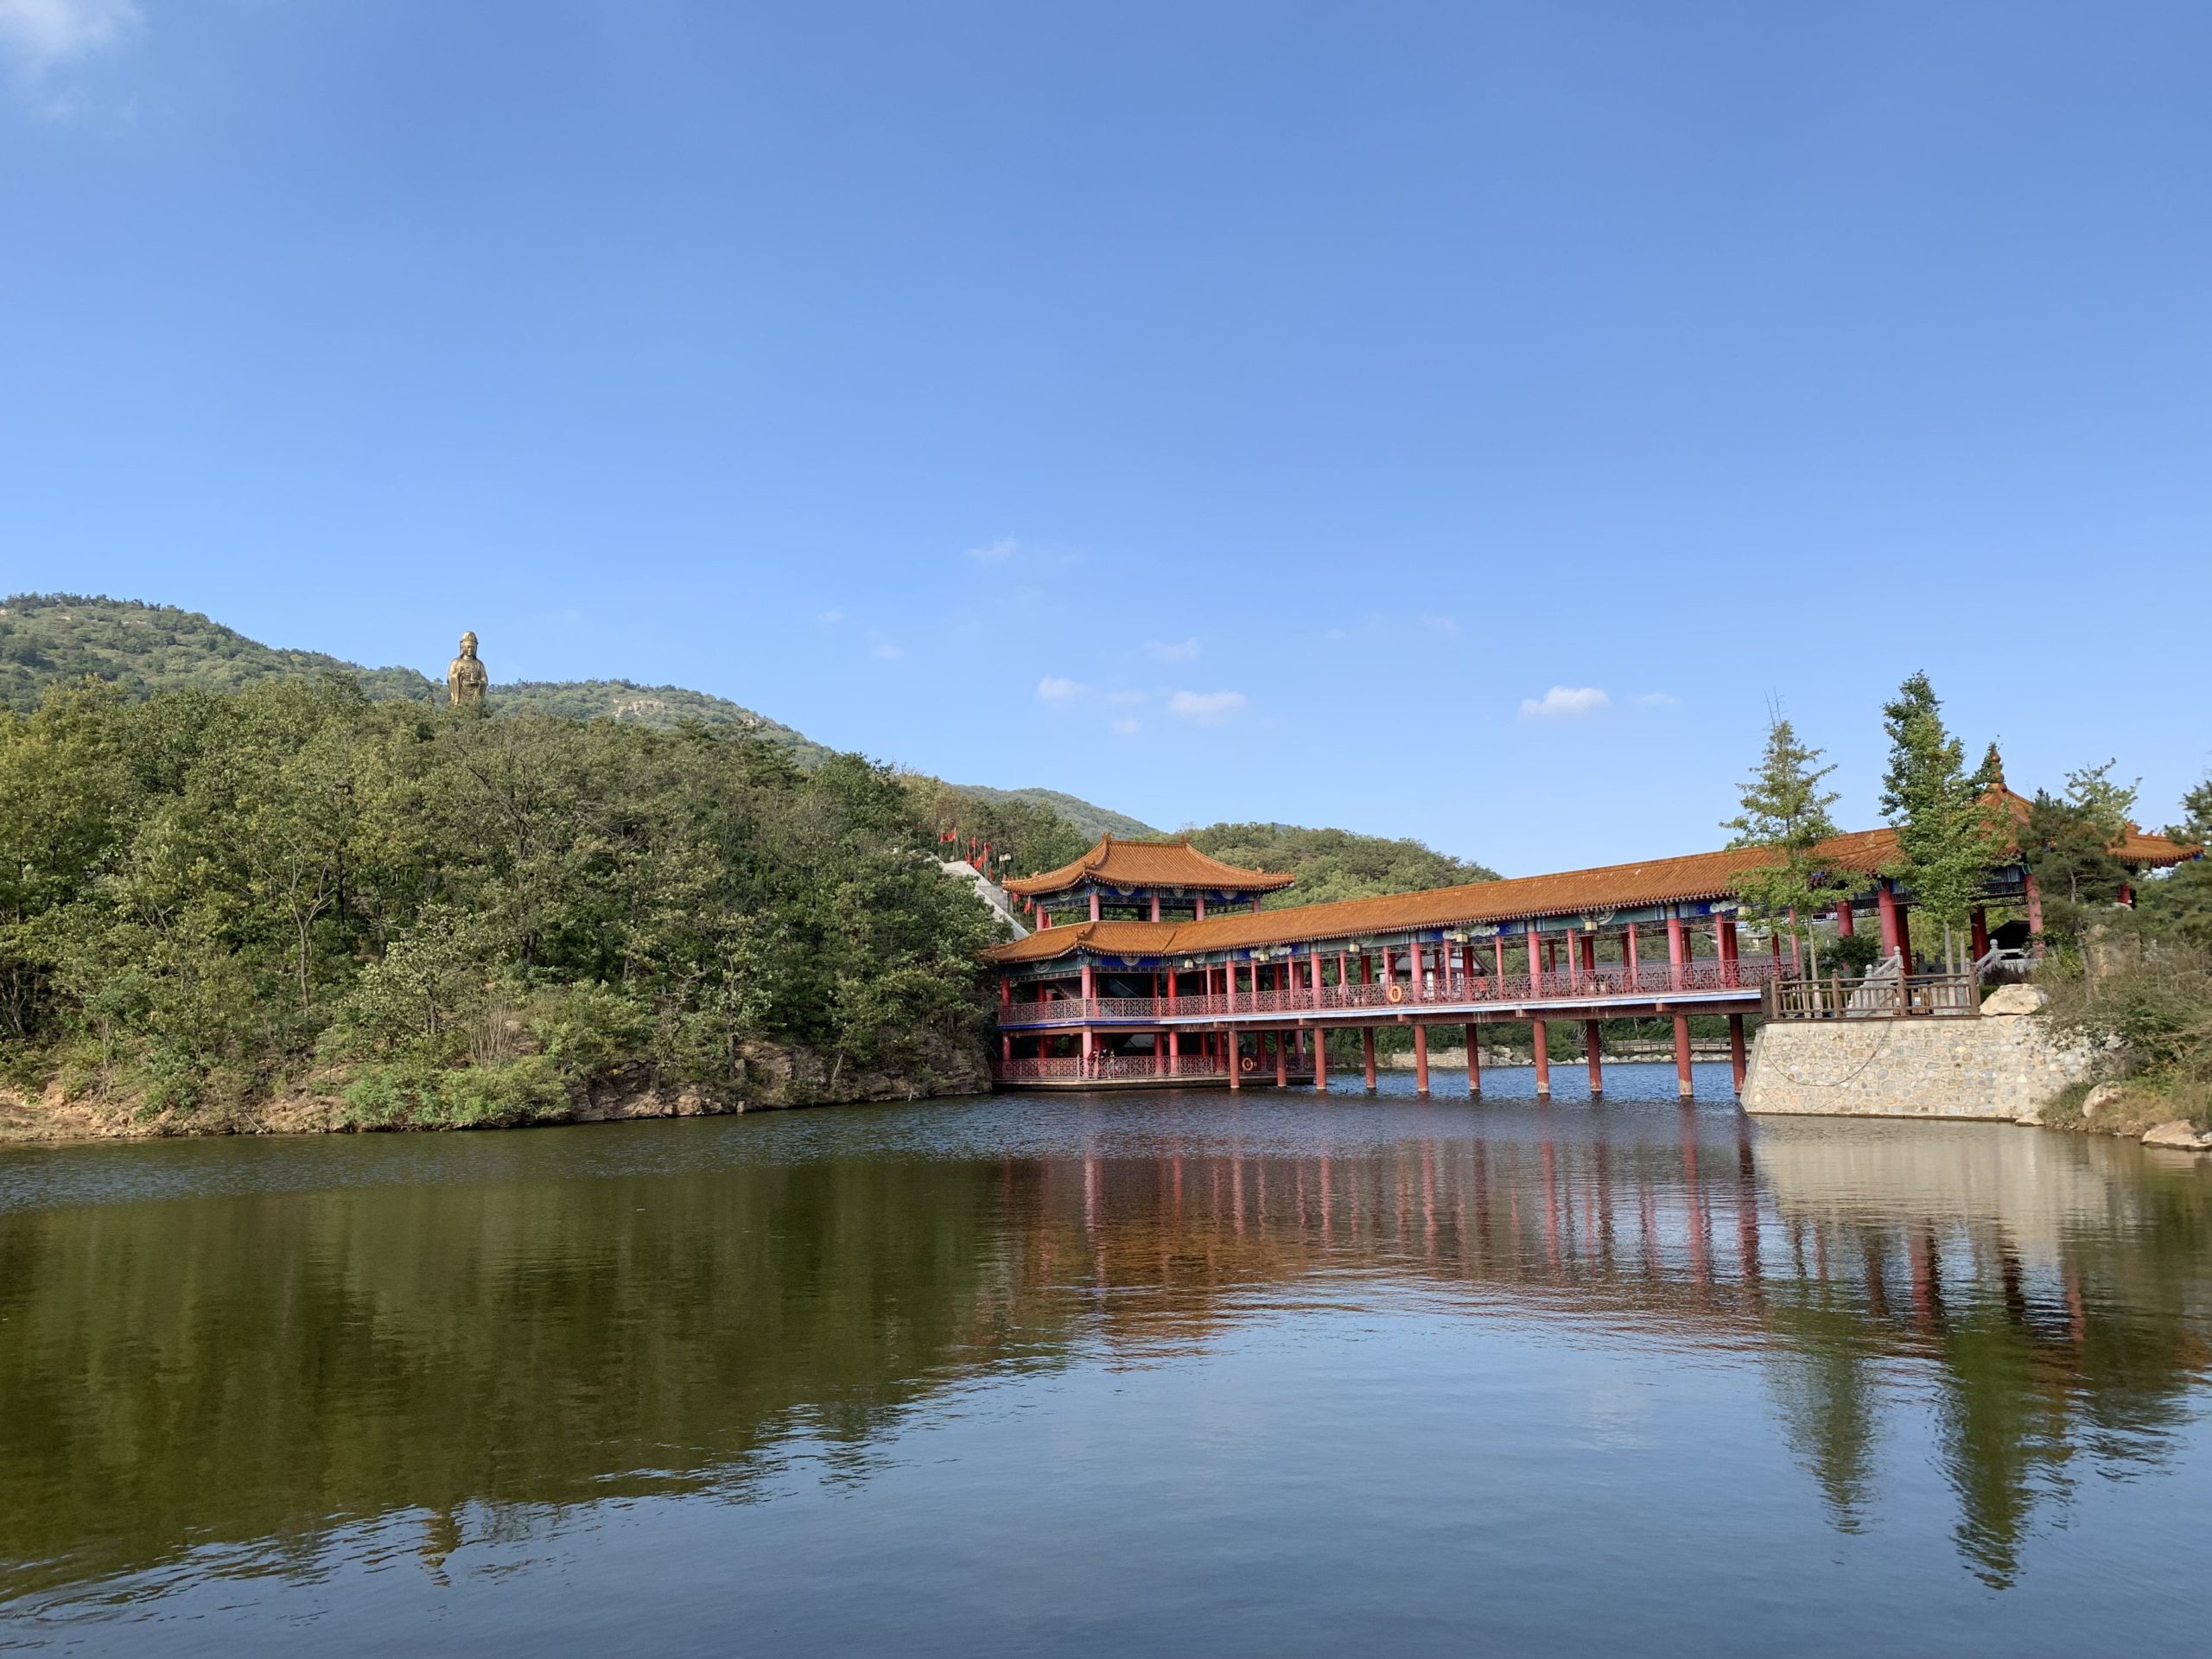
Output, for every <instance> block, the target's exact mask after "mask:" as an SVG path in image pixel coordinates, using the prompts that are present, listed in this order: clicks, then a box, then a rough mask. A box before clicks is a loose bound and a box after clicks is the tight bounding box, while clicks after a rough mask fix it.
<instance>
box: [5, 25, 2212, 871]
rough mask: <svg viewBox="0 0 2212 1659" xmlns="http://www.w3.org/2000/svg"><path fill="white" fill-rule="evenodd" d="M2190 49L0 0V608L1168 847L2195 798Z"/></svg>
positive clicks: (1535, 855)
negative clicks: (1908, 787)
mask: <svg viewBox="0 0 2212 1659" xmlns="http://www.w3.org/2000/svg"><path fill="white" fill-rule="evenodd" d="M2208 61H2212V9H2208V8H2206V7H2204V6H2202V5H2196V4H2176V5H2170V6H2169V5H2158V4H2120V5H2104V6H2092V5H2087V4H2084V5H2078V6H2071V7H2057V6H2044V5H2037V4H2031V3H2024V0H2006V3H1999V4H1990V5H1941V4H1928V3H1916V4H1910V5H1897V6H1883V5H1859V6H1850V7H1827V8H1815V7H1809V6H1785V7H1775V6H1767V5H1757V4H1741V5H1700V4H1694V3H1681V4H1669V5H1665V6H1653V5H1649V4H1620V5H1605V4H1599V3H1578V4H1573V5H1560V4H1557V3H1529V4H1521V5H1492V4H1479V3H1473V0H1460V3H1451V4H1439V5H1418V4H1381V5H1373V6H1351V5H1336V6H1313V7H1300V6H1290V5H1283V4H1251V5H1238V4H1191V3H1181V4H1173V5H1158V6H1153V5H1145V4H1128V5H1118V6H1113V7H1084V8H1078V7H1069V6H1039V5H1036V4H1007V5H995V6H994V5H961V4H945V3H932V4H929V5H912V4H880V5H851V4H838V3H824V0H810V3H806V4H803V5H800V4H794V5H788V6H773V7H772V6H766V5H757V6H731V5H721V4H709V3H664V0H619V3H618V0H605V3H599V0H565V3H563V0H552V3H544V0H541V3H534V4H529V5H522V4H512V5H502V4H493V3H471V4H467V5H456V4H453V3H450V0H448V3H443V4H415V3H406V0H315V3H308V0H0V238H3V239H4V256H5V257H4V259H0V295H4V296H5V300H4V304H0V587H4V588H10V589H16V588H30V589H55V588H61V589H71V590H79V591H88V592H102V591H104V592H106V593H110V594H117V595H127V596H132V597H141V598H146V599H154V600H161V601H168V602H170V603H174V604H178V605H182V606H185V607H188V608H191V609H195V610H203V611H206V612H207V613H209V614H211V615H213V616H214V617H216V618H218V619H219V620H223V621H225V622H227V623H229V624H231V625H232V626H237V627H238V628H241V629H243V630H244V631H245V632H248V633H250V634H251V635H253V636H254V637H256V638H257V639H264V640H267V641H270V642H271V643H278V644H284V645H299V646H306V647H311V648H315V649H321V650H325V651H330V652H337V653H339V654H340V655H343V656H346V657H351V658H357V659H359V660H361V661H364V662H368V663H374V664H382V663H387V662H405V663H410V664H415V665H416V666H418V667H421V668H423V669H425V670H428V671H438V670H440V669H441V668H442V664H443V663H444V661H445V659H446V658H448V656H449V655H450V654H451V652H452V645H453V639H454V636H455V635H457V634H458V633H459V632H460V631H461V628H463V627H464V626H466V627H474V629H476V630H477V631H478V632H480V634H481V635H482V636H483V639H484V652H485V656H486V659H487V660H488V661H489V663H490V664H491V666H492V668H493V673H494V675H495V676H496V677H500V678H520V677H528V678H579V677H603V676H622V677H631V678H635V679H640V680H648V681H672V682H675V683H680V684H685V685H691V686H696V687H698V688H700V689H702V690H709V691H713V692H717V693H720V694H721V695H724V696H730V697H734V698H736V699H737V700H739V701H741V702H745V703H747V704H749V705H751V706H753V707H755V708H758V709H762V710H763V711H765V712H766V713H768V714H770V715H774V716H775V717H777V718H779V719H781V720H784V721H789V722H790V723H791V724H793V725H795V726H798V728H801V729H803V730H804V731H805V732H807V733H809V734H810V735H812V736H814V737H816V738H817V739H819V740H821V741H825V742H829V743H833V744H836V745H839V746H841V747H855V748H859V749H862V750H864V751H866V752H868V753H872V754H874V755H877V756H880V757H882V758H885V759H890V760H898V761H900V762H904V763H906V764H909V765H912V766H918V767H921V768H925V769H926V770H929V771H931V772H938V773H941V774H943V775H944V776H947V777H950V778H954V779H962V780H968V781H976V782H988V783H996V784H1002V785H1020V784H1041V785H1050V786H1053V787H1057V788H1061V789H1065V790H1070V791H1075V792H1077V793H1078V794H1082V795H1085V796H1088V797H1090V798H1094V799H1096V800H1099V801H1102V802H1104V803H1107V804H1111V805H1114V806H1116V807H1119V808H1121V809H1122V810H1127V811H1129V812H1133V813H1135V814H1136V815H1138V816H1140V817H1144V818H1147V819H1148V820H1150V821H1151V822H1154V823H1160V824H1162V825H1167V826H1173V825H1176V824H1179V823H1186V822H1187V823H1205V822H1210V821H1211V820H1214V819H1217V818H1224V817H1238V818H1243V817H1254V818H1269V817H1272V818H1281V819H1286V820H1290V821H1294V822H1300V823H1339V824H1343V825H1345V826H1348V827H1351V828H1356V829H1366V830H1373V831H1379V832H1385V833H1390V834H1411V835H1416V836H1421V837H1422V838H1424V839H1426V840H1427V841H1429V842H1432V843H1433V844H1435V845H1437V846H1439V847H1441V848H1444V849H1447V850H1450V851H1452V852H1455V853H1459V854H1461V855H1468V856H1472V857H1476V858H1479V859H1482V860H1484V861H1488V862H1490V863H1491V864H1494V865H1496V866H1497V867H1498V868H1501V869H1503V870H1505V871H1508V872H1509V873H1525V872H1529V871H1535V870H1541V869H1546V868H1561V867H1565V866H1570V865H1576V864H1583V863H1592V862H1599V861H1613V860H1619V859H1627V858H1632V857H1636V856H1638V855H1648V854H1656V853H1668V852H1678V851H1686V850H1691V849H1699V848H1702V847H1706V846H1710V845H1713V844H1717V842H1718V841H1719V833H1718V831H1717V829H1716V828H1715V825H1716V823H1717V822H1718V821H1719V819H1721V818H1724V817H1727V816H1728V815H1729V814H1730V812H1731V811H1732V810H1733V797H1734V793H1735V790H1734V785H1735V783H1736V781H1737V780H1738V779H1739V778H1740V777H1741V776H1742V775H1743V774H1744V772H1745V771H1746V769H1747V767H1748V765H1749V762H1750V760H1751V758H1752V756H1753V754H1754V753H1755V751H1756V749H1757V747H1758V741H1759V737H1760V734H1761V731H1762V729H1763V723H1764V711H1765V709H1766V706H1767V703H1768V702H1769V699H1770V698H1779V699H1780V700H1781V701H1782V702H1783V705H1784V706H1785V707H1786V709H1787V710H1788V712H1789V714H1790V715H1792V716H1793V717H1794V718H1795V719H1796V721H1797V723H1798V726H1799V728H1800V729H1801V731H1802V733H1803V734H1806V735H1807V736H1808V737H1809V738H1811V739H1812V740H1813V741H1815V742H1818V743H1821V744H1824V745H1826V746H1827V748H1828V750H1829V753H1830V758H1831V759H1834V760H1837V761H1839V762H1840V766H1841V770H1840V772H1838V774H1837V779H1836V781H1837V782H1838V783H1839V784H1840V785H1842V786H1843V787H1844V789H1845V791H1846V800H1845V803H1844V806H1843V816H1844V817H1846V819H1847V821H1849V822H1852V823H1870V822H1872V821H1873V818H1874V817H1875V811H1874V795H1875V790H1876V780H1877V776H1878V770H1879V764H1880V730H1879V721H1878V707H1879V704H1880V702H1881V700H1882V698H1883V697H1884V696H1885V694H1886V693H1887V692H1888V691H1889V690H1891V688H1893V687H1894V686H1895V685H1896V683H1897V681H1898V680H1899V679H1900V678H1902V677H1904V675H1905V674H1907V673H1909V672H1910V671H1914V670H1916V669H1921V668H1924V669H1926V670H1927V671H1929V673H1930V674H1931V675H1932V676H1933V677H1934V679H1935V681H1936V686H1937V689H1938V690H1939V691H1940V692H1941V693H1942V696H1944V698H1945V700H1946V703H1947V707H1948V712H1949V713H1950V715H1952V717H1953V719H1954V721H1955V724H1956V726H1957V727H1958V728H1960V729H1961V732H1962V733H1963V734H1965V735H1966V736H1967V738H1968V740H1969V741H1970V742H1971V743H1972V744H1974V746H1976V747H1977V748H1978V747H1979V745H1980V743H1981V742H1983V741H1986V740H1987V739H1989V738H1991V737H1993V736H1995V737H1998V738H2000V739H2001V740H2002V741H2003V744H2004V747H2005V753H2006V757H2007V760H2008V767H2009V770H2010V772H2011V774H2012V780H2013V781H2014V783H2015V784H2018V785H2029V786H2032V785H2035V784H2037V783H2038V782H2045V783H2050V784H2054V785H2055V784H2056V782H2057V780H2058V779H2059V777H2060V775H2061V773H2062V772H2063V771H2064V770H2066V769H2067V768H2069V767H2071V766H2079V765H2082V764H2083V763H2086V762H2091V761H2096V760H2103V759H2105V758H2106V757H2107V756H2108V755H2109V756H2116V757H2118V759H2119V760H2120V771H2121V772H2123V773H2124V774H2125V775H2126V776H2127V777H2130V778H2133V777H2137V776H2140V777H2141V778H2142V779H2143V780H2144V789H2145V804H2144V810H2143V813H2142V816H2143V817H2145V820H2146V821H2148V822H2150V823H2153V824H2155V823H2161V822H2164V820H2165V819H2166V818H2167V817H2171V815H2172V809H2173V803H2174V800H2175V798H2177V796H2178V794H2179V793H2180V791H2182V790H2183V788H2185V787H2187V786H2188V785H2190V784H2191V783H2193V782H2194V781H2196V779H2198V778H2200V777H2201V776H2202V775H2203V773H2204V771H2205V769H2206V766H2207V765H2208V763H2212V728H2208V721H2207V719H2206V708H2207V691H2206V658H2207V653H2206V651H2205V648H2204V639H2205V634H2206V617H2207V613H2208V611H2212V605H2208V602H2207V594H2208V588H2212V582H2208V576H2212V556H2208V549H2207V541H2206V537H2207V525H2208V524H2212V516H2208V509H2212V468H2209V467H2208V464H2207V462H2208V457H2212V413H2209V410H2208V396H2209V395H2212V394H2208V388H2212V303H2208V302H2212V276H2209V275H2208V273H2212V102H2208V100H2207V99H2205V98H2204V96H2203V92H2202V71H2203V66H2204V65H2205V64H2206V63H2207V62H2208Z"/></svg>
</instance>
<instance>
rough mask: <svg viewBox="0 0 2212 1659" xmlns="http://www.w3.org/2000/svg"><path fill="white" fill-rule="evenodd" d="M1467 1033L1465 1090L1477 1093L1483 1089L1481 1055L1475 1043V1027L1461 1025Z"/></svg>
mask: <svg viewBox="0 0 2212 1659" xmlns="http://www.w3.org/2000/svg"><path fill="white" fill-rule="evenodd" d="M1461 1029H1463V1030H1464V1031H1465V1033H1467V1092H1468V1093H1469V1094H1471V1095H1479V1094H1480V1093H1482V1091H1483V1056H1482V1051H1481V1049H1480V1048H1478V1046H1476V1043H1475V1027H1473V1026H1472V1025H1468V1026H1465V1027H1461Z"/></svg>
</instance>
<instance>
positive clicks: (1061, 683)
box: [1037, 674, 1083, 702]
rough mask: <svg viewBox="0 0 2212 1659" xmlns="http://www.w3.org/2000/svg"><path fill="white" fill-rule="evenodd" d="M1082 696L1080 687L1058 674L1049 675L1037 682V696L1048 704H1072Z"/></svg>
mask: <svg viewBox="0 0 2212 1659" xmlns="http://www.w3.org/2000/svg"><path fill="white" fill-rule="evenodd" d="M1082 695H1083V688H1082V687H1081V686H1080V685H1078V684H1077V683H1075V682H1074V681H1073V680H1069V679H1063V678H1062V677H1060V676H1058V674H1047V675H1046V677H1044V678H1043V679H1041V680H1039V681H1038V682H1037V696H1038V697H1039V699H1040V700H1041V701H1043V702H1074V701H1075V700H1076V698H1077V697H1079V696H1082Z"/></svg>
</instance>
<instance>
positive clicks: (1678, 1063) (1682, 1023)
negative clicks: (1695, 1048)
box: [1675, 1014, 1697, 1100]
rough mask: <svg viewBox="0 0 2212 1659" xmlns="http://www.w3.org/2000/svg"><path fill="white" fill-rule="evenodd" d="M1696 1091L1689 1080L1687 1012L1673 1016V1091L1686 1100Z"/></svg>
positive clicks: (1688, 1024)
mask: <svg viewBox="0 0 2212 1659" xmlns="http://www.w3.org/2000/svg"><path fill="white" fill-rule="evenodd" d="M1696 1092H1697V1087H1696V1085H1695V1084H1694V1083H1692V1082H1691V1081H1690V1017H1689V1015H1688V1014H1676V1015H1675V1094H1676V1095H1677V1096H1680V1097H1681V1098H1682V1099H1684V1100H1688V1098H1689V1097H1690V1096H1692V1095H1694V1094H1695V1093H1696Z"/></svg>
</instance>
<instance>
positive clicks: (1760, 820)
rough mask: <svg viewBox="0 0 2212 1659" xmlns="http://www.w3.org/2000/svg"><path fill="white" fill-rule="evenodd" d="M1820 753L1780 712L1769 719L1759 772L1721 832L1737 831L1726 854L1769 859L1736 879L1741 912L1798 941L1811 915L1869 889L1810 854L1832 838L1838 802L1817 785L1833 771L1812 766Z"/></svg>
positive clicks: (1860, 880)
mask: <svg viewBox="0 0 2212 1659" xmlns="http://www.w3.org/2000/svg"><path fill="white" fill-rule="evenodd" d="M1820 758H1821V750H1819V749H1815V748H1808V747H1806V746H1805V745H1804V744H1802V743H1801V742H1799V741H1797V733H1796V728H1793V727H1792V726H1791V725H1790V723H1789V721H1787V720H1785V719H1783V715H1782V711H1781V709H1779V708H1777V709H1772V710H1771V711H1770V715H1769V718H1768V723H1767V734H1766V747H1765V748H1764V751H1762V753H1760V756H1759V764H1758V772H1756V773H1755V774H1754V775H1753V776H1752V777H1751V779H1748V780H1747V781H1746V782H1745V785H1744V786H1743V788H1744V792H1743V796H1742V800H1743V805H1744V810H1743V811H1742V812H1741V813H1740V814H1739V815H1738V816H1737V817H1732V818H1730V819H1729V820H1727V822H1726V823H1723V824H1722V825H1721V828H1722V829H1732V830H1734V831H1735V832H1736V833H1735V836H1734V838H1733V839H1732V841H1730V842H1729V843H1728V844H1729V845H1730V846H1731V847H1747V848H1758V849H1760V850H1762V851H1764V852H1765V853H1766V854H1767V855H1768V857H1767V858H1766V859H1765V860H1764V861H1762V862H1761V863H1759V864H1758V865H1755V866H1753V867H1752V868H1750V869H1747V870H1745V871H1743V872H1741V873H1740V874H1738V875H1737V877H1736V881H1735V886H1736V893H1737V896H1738V899H1741V900H1742V902H1743V906H1744V910H1745V913H1746V914H1747V915H1749V916H1750V917H1751V918H1752V919H1753V920H1754V921H1756V922H1758V923H1759V924H1761V925H1764V926H1765V927H1766V928H1768V929H1769V930H1770V931H1772V932H1773V933H1774V935H1775V937H1776V938H1780V937H1782V935H1783V933H1785V932H1786V933H1789V934H1790V935H1792V936H1794V937H1796V938H1798V939H1800V940H1803V939H1805V938H1808V936H1809V934H1810V931H1811V929H1810V927H1809V925H1808V924H1809V922H1810V920H1811V918H1812V916H1813V913H1814V912H1815V911H1817V910H1820V909H1821V908H1822V907H1824V906H1827V905H1829V904H1832V903H1834V902H1836V901H1838V900H1840V899H1847V898H1849V897H1851V896H1852V895H1853V894H1854V893H1858V892H1859V891H1860V890H1861V889H1863V888H1864V887H1865V886H1866V882H1865V880H1864V878H1863V877H1858V876H1854V875H1852V874H1850V873H1848V872H1844V871H1833V870H1827V869H1824V868H1821V863H1820V861H1819V860H1818V859H1817V858H1816V857H1815V849H1816V848H1818V847H1819V846H1820V844H1821V842H1824V841H1826V840H1827V839H1828V838H1829V837H1830V836H1834V834H1835V833H1836V827H1835V821H1834V819H1833V818H1832V817H1829V809H1830V808H1831V807H1833V806H1834V804H1835V803H1836V801H1837V800H1838V799H1839V797H1838V796H1837V794H1836V793H1835V792H1834V791H1832V790H1823V789H1822V788H1821V782H1822V780H1823V779H1826V778H1827V775H1828V774H1829V773H1830V772H1834V770H1835V768H1834V766H1815V764H1814V763H1815V761H1817V760H1819V759H1820Z"/></svg>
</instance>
